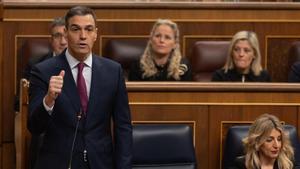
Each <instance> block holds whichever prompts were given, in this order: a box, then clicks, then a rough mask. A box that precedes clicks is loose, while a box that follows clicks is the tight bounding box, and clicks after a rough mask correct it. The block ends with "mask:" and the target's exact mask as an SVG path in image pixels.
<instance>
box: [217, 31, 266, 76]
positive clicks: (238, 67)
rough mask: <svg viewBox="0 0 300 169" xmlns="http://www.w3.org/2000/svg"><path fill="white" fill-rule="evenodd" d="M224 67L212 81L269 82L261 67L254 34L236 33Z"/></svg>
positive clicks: (247, 32) (257, 44)
mask: <svg viewBox="0 0 300 169" xmlns="http://www.w3.org/2000/svg"><path fill="white" fill-rule="evenodd" d="M228 51H229V52H228V56H227V60H226V63H225V66H224V67H223V68H222V69H219V70H217V71H215V72H214V74H213V76H212V81H223V82H224V81H232V82H270V81H271V78H270V76H269V74H268V72H267V71H266V70H263V69H262V66H261V54H260V50H259V43H258V40H257V36H256V34H255V33H254V32H250V31H240V32H238V33H236V34H235V35H234V36H233V38H232V40H231V44H230V47H229V50H228Z"/></svg>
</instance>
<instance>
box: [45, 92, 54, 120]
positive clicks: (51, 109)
mask: <svg viewBox="0 0 300 169" xmlns="http://www.w3.org/2000/svg"><path fill="white" fill-rule="evenodd" d="M43 105H44V107H45V109H46V111H47V112H48V114H49V115H50V116H51V115H52V112H53V107H54V105H53V106H52V107H49V106H47V105H46V102H45V97H44V99H43Z"/></svg>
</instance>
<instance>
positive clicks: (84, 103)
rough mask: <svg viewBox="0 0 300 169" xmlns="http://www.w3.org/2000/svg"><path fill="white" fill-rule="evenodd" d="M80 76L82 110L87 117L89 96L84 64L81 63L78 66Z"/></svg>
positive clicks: (79, 87)
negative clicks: (84, 75) (83, 71)
mask: <svg viewBox="0 0 300 169" xmlns="http://www.w3.org/2000/svg"><path fill="white" fill-rule="evenodd" d="M77 67H78V74H77V90H78V93H79V96H80V102H81V108H82V113H83V115H86V110H87V104H88V96H87V90H86V84H85V79H84V77H83V74H82V70H83V68H84V63H83V62H80V63H79V64H78V65H77Z"/></svg>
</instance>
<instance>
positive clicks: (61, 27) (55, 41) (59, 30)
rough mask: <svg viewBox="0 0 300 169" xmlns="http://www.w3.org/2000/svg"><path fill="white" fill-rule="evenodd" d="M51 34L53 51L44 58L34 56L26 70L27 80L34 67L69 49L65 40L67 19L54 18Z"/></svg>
mask: <svg viewBox="0 0 300 169" xmlns="http://www.w3.org/2000/svg"><path fill="white" fill-rule="evenodd" d="M49 33H50V35H51V37H50V46H51V50H50V51H49V52H48V53H47V54H46V55H42V56H32V57H31V58H30V59H29V61H28V63H27V66H26V68H25V70H24V74H23V77H24V78H26V79H29V78H30V71H31V68H32V66H33V65H35V64H37V63H40V62H42V61H44V60H46V59H50V58H52V57H53V56H57V55H59V54H61V53H62V52H63V51H64V50H65V48H66V47H67V45H68V43H67V41H66V38H65V35H64V33H65V18H63V17H58V18H54V20H53V21H52V23H51V25H50V29H49Z"/></svg>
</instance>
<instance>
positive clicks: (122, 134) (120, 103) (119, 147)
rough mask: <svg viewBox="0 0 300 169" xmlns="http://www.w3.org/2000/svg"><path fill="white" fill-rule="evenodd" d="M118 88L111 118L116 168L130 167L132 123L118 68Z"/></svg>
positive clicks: (126, 168) (121, 76) (122, 80)
mask: <svg viewBox="0 0 300 169" xmlns="http://www.w3.org/2000/svg"><path fill="white" fill-rule="evenodd" d="M118 72H119V73H118V89H117V93H116V97H115V104H114V111H113V120H114V138H115V156H116V157H115V158H116V160H115V161H116V164H115V166H116V168H117V169H131V160H132V125H131V117H130V110H129V105H128V96H127V90H126V87H125V81H124V78H123V74H122V69H121V67H120V66H119V69H118Z"/></svg>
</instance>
